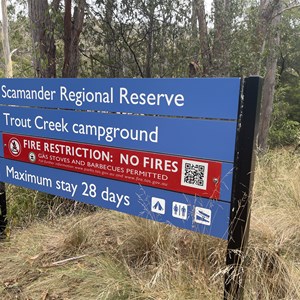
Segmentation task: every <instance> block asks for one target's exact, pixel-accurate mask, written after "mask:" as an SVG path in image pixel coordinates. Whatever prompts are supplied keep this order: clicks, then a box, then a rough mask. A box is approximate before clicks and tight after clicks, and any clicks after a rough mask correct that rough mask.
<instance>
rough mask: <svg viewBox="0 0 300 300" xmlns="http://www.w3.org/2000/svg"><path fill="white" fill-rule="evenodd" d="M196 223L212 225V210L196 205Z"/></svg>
mask: <svg viewBox="0 0 300 300" xmlns="http://www.w3.org/2000/svg"><path fill="white" fill-rule="evenodd" d="M194 220H195V223H198V224H203V225H207V226H210V225H211V210H210V209H208V208H203V207H195V219H194Z"/></svg>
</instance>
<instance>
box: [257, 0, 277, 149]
mask: <svg viewBox="0 0 300 300" xmlns="http://www.w3.org/2000/svg"><path fill="white" fill-rule="evenodd" d="M281 7H282V3H281V1H280V0H276V1H270V0H269V1H265V0H264V1H261V20H262V22H261V26H262V28H267V26H269V28H268V30H267V33H266V34H267V36H266V37H265V45H266V49H267V51H268V56H267V61H266V74H265V78H264V84H263V87H262V108H261V117H260V124H259V132H258V148H259V150H260V151H262V152H264V151H265V150H266V149H267V142H268V133H269V127H270V121H271V116H272V111H273V100H274V94H275V84H276V75H277V60H278V47H279V45H280V33H279V26H280V22H281V14H280V12H281Z"/></svg>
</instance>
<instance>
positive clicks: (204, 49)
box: [195, 0, 212, 77]
mask: <svg viewBox="0 0 300 300" xmlns="http://www.w3.org/2000/svg"><path fill="white" fill-rule="evenodd" d="M195 1H196V12H197V18H198V27H199V40H200V52H201V66H202V70H201V76H202V77H207V76H209V75H210V72H211V65H212V61H211V49H210V45H209V38H208V29H207V22H206V13H205V5H204V0H195Z"/></svg>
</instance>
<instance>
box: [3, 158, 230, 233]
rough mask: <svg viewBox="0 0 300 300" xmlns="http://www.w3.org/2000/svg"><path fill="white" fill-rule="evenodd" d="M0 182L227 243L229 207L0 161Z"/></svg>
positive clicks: (169, 193)
mask: <svg viewBox="0 0 300 300" xmlns="http://www.w3.org/2000/svg"><path fill="white" fill-rule="evenodd" d="M0 180H1V181H4V182H8V183H11V184H14V185H18V186H23V187H26V188H29V189H33V190H38V191H42V192H45V193H49V194H53V195H58V196H61V197H66V198H68V199H74V200H78V201H82V202H84V203H88V204H92V205H96V206H100V207H104V208H107V209H113V210H116V211H119V212H123V213H127V214H131V215H135V216H138V217H143V218H146V219H150V220H154V221H159V222H163V223H167V224H171V225H175V226H178V227H181V228H185V229H189V230H193V231H197V232H200V233H204V234H208V235H212V236H215V237H218V238H221V239H227V236H228V232H227V230H228V226H229V215H230V203H226V202H223V201H213V200H209V199H205V198H198V197H194V196H190V195H184V194H181V193H175V192H170V191H165V190H160V189H156V188H151V187H145V186H140V185H136V184H131V183H125V182H121V181H115V180H110V179H104V178H100V177H94V176H88V175H84V174H78V173H71V172H68V171H63V170H58V169H52V168H48V167H41V166H37V165H34V164H27V163H22V162H17V161H11V160H6V159H2V158H1V159H0Z"/></svg>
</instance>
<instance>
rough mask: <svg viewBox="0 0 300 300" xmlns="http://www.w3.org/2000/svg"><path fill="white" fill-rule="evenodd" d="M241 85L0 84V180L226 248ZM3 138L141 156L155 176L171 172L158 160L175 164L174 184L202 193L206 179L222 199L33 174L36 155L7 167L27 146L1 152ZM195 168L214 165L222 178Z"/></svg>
mask: <svg viewBox="0 0 300 300" xmlns="http://www.w3.org/2000/svg"><path fill="white" fill-rule="evenodd" d="M240 86H241V79H240V78H215V79H211V78H209V79H208V78H207V79H203V78H202V79H199V78H195V79H1V80H0V135H1V141H0V180H1V181H3V182H8V183H11V184H15V185H19V186H24V187H27V188H30V189H34V190H39V191H42V192H46V193H50V194H54V195H58V196H62V197H66V198H69V199H74V200H78V201H82V202H85V203H89V204H93V205H96V206H101V207H104V208H108V209H113V210H116V211H119V212H123V213H128V214H131V215H135V216H139V217H143V218H147V219H150V220H155V221H159V222H164V223H168V224H172V225H175V226H178V227H181V228H185V229H189V230H193V231H196V232H200V233H205V234H208V235H212V236H215V237H218V238H222V239H227V237H228V227H229V222H230V207H231V199H232V182H233V172H234V160H235V149H236V135H237V127H238V126H237V125H238V113H239V112H238V111H239V100H240ZM2 132H3V133H7V134H8V133H11V134H19V135H25V136H27V138H26V139H27V140H29V139H30V137H36V138H38V137H39V138H41V137H43V138H50V139H55V140H57V141H58V143H60V142H63V141H65V142H67V141H69V142H79V143H83V144H87V145H99V146H110V147H113V148H119V149H121V150H123V151H124V150H126V149H127V150H135V151H146V152H149V153H151V154H153V155H154V154H156V155H157V157H154V158H153V164H154V165H153V166H152V167H153V168H154V169H155V168H157V169H159V168H163V166H164V167H165V168H170V167H169V165H168V164H169V163H170V162H168V161H162V160H161V159H160V158H158V156H159V155H162V154H164V155H173V156H177V157H178V156H179V157H180V159H183V158H185V159H184V161H185V163H184V168H182V170H181V169H178V168H177V165H176V170H177V171H178V173H179V174H180V178H182V179H181V180H182V182H183V183H182V182H178V185H179V186H180V185H181V186H183V184H185V186H192V187H195V186H196V185H197V184H198V186H201V187H202V188H203V189H205V186H206V183H205V182H206V178H211V180H210V181H209V182H210V184H214V185H213V186H212V190H213V191H214V192H215V190H216V189H215V187H218V189H219V190H218V192H219V199H221V200H219V201H216V200H212V199H206V198H202V197H198V196H195V195H187V194H184V193H183V192H182V189H180V191H181V192H173V191H169V190H166V189H165V190H164V189H163V187H161V188H155V187H153V185H152V186H151V184H150V185H149V186H142V185H138V184H135V183H130V182H123V181H121V179H120V181H118V180H115V179H108V178H102V177H97V176H93V174H92V175H87V174H82V173H76V170H75V169H74V172H70V169H65V170H62V169H58V165H57V166H55V167H53V168H50V167H47V166H42V165H37V164H35V161H36V155H38V154H36V153H33V152H34V151H33V152H30V157H29V158H28V160H23V161H22V160H20V161H15V160H10V159H8V158H12V157H13V156H16V155H22V146H23V145H22V144H21V143H18V142H17V139H13V138H11V139H8V140H7V141H8V142H7V141H6V143H7V144H6V145H1V144H2V134H1V133H2ZM11 140H13V141H11ZM27 146H28V145H27ZM3 147H6V148H5V151H6V152H5V151H3ZM28 147H31V146H28ZM32 147H33V148H34V147H35V144H34V143H33V144H32ZM7 151H11V155H12V157H9V156H7V154H5V153H7ZM30 151H31V150H30ZM40 151H41V153H39V154H41V155H43V154H45V153H42V150H40ZM49 151H50V150H49ZM50 152H51V151H50ZM50 154H51V153H49V155H50ZM51 155H52V154H51ZM59 155H60V153H57V152H55V155H54V157H56V156H57V157H59ZM3 157H5V158H3ZM27 157H28V155H27V156H26V159H27ZM124 157H125V156H124ZM59 158H60V157H59ZM75 158H76V157H75ZM133 158H134V155H133ZM123 159H125V158H123ZM193 159H196V160H197V159H198V160H207V161H210V162H213V163H215V164H218V165H219V166H220V168H219V169H218V170H219V171H218V176H215V175H213V176H212V175H210V172H211V171H210V170H212V168H210V167H209V163H208V162H203V163H197V162H195V161H193ZM111 160H113V158H111ZM29 162H30V163H29ZM151 162H152V160H151ZM109 163H111V164H113V161H110V162H109ZM133 163H134V162H133ZM170 172H171V171H170ZM90 174H91V173H90ZM209 176H211V177H209ZM110 178H113V177H110ZM178 178H179V177H178ZM174 182H175V180H174ZM198 186H197V188H198ZM197 195H198V194H197ZM204 195H206V194H204ZM211 198H213V197H211Z"/></svg>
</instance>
